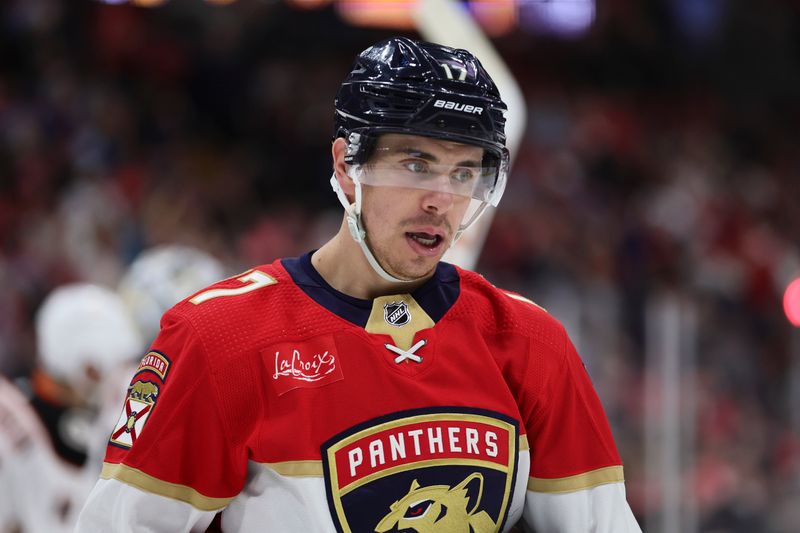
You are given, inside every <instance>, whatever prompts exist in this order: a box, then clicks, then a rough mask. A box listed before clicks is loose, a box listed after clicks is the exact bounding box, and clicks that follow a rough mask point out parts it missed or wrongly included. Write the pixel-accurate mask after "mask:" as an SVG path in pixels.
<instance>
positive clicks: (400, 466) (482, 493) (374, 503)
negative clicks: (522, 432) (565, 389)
mask: <svg viewBox="0 0 800 533" xmlns="http://www.w3.org/2000/svg"><path fill="white" fill-rule="evenodd" d="M518 445H519V426H518V424H517V422H516V421H515V420H514V419H512V418H510V417H507V416H505V415H502V414H500V413H494V412H490V411H485V410H476V409H466V408H462V407H443V408H436V409H425V410H416V411H404V412H401V413H395V414H393V415H389V416H386V417H381V418H379V419H375V420H371V421H369V422H366V423H364V424H360V425H359V426H357V427H355V428H351V429H350V430H347V431H345V432H343V433H341V434H339V435H337V436H335V437H333V438H332V439H330V440H329V441H327V442H326V443H324V444H323V445H322V449H321V452H322V457H323V468H324V472H325V483H326V492H327V496H328V505H329V507H330V511H331V516H332V518H333V522H334V524H335V525H336V528H337V531H339V532H347V533H350V532H359V533H360V532H367V531H374V532H376V533H383V532H390V531H408V532H419V533H438V532H446V533H461V532H464V533H479V532H480V533H489V532H495V531H501V530H502V528H503V525H504V523H505V520H506V516H507V514H508V508H509V503H510V500H511V494H512V492H513V488H514V482H515V479H516V474H517V472H516V470H517V457H518Z"/></svg>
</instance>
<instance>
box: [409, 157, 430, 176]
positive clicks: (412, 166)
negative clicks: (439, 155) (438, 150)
mask: <svg viewBox="0 0 800 533" xmlns="http://www.w3.org/2000/svg"><path fill="white" fill-rule="evenodd" d="M403 167H404V168H405V169H406V170H408V171H409V172H413V173H414V174H422V173H423V172H427V171H428V165H427V164H426V163H425V162H424V161H420V160H418V159H414V160H412V161H405V162H404V163H403Z"/></svg>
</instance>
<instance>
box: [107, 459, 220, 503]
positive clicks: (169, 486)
mask: <svg viewBox="0 0 800 533" xmlns="http://www.w3.org/2000/svg"><path fill="white" fill-rule="evenodd" d="M100 479H116V480H117V481H121V482H123V483H126V484H128V485H132V486H134V487H136V488H138V489H141V490H143V491H145V492H150V493H152V494H157V495H159V496H165V497H167V498H172V499H174V500H179V501H182V502H185V503H188V504H189V505H191V506H192V507H194V508H195V509H199V510H201V511H219V510H220V509H222V508H224V507H225V506H226V505H228V504H229V503H230V502H231V500H233V498H211V497H209V496H203V495H202V494H200V493H199V492H197V491H196V490H194V489H193V488H191V487H187V486H186V485H178V484H177V483H170V482H168V481H161V480H160V479H157V478H154V477H153V476H151V475H148V474H145V473H144V472H142V471H141V470H137V469H135V468H131V467H129V466H126V465H123V464H113V463H103V471H102V472H101V473H100Z"/></svg>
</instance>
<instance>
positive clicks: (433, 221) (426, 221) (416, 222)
mask: <svg viewBox="0 0 800 533" xmlns="http://www.w3.org/2000/svg"><path fill="white" fill-rule="evenodd" d="M400 225H401V226H402V227H406V226H433V227H436V228H444V229H446V230H447V233H449V234H452V233H453V227H452V225H451V224H450V221H449V220H447V218H446V217H443V216H437V215H434V214H431V213H427V214H424V215H420V216H416V217H413V218H407V219H405V220H403V221H402V222H401V223H400Z"/></svg>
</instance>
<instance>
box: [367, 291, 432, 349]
mask: <svg viewBox="0 0 800 533" xmlns="http://www.w3.org/2000/svg"><path fill="white" fill-rule="evenodd" d="M395 302H405V303H406V305H407V306H408V314H409V316H410V317H411V318H410V320H409V321H408V323H407V324H405V325H403V326H393V325H391V324H389V323H388V322H386V320H385V319H384V318H383V306H384V305H387V304H392V303H395ZM434 325H435V324H434V322H433V319H431V317H430V316H428V313H426V312H425V310H424V309H422V307H421V306H420V305H419V304H418V303H417V301H416V300H415V299H414V297H413V296H411V295H410V294H394V295H389V296H380V297H378V298H375V300H373V301H372V312H371V313H370V315H369V320H367V325H366V327H365V328H364V329H366V330H367V333H382V334H384V335H389V336H390V337H391V338H392V339H394V345H395V346H397V347H398V348H400V349H401V350H408V349H409V348H411V346H412V345H413V344H414V335H416V333H417V332H418V331H420V330H423V329H428V328H432V327H433V326H434Z"/></svg>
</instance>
